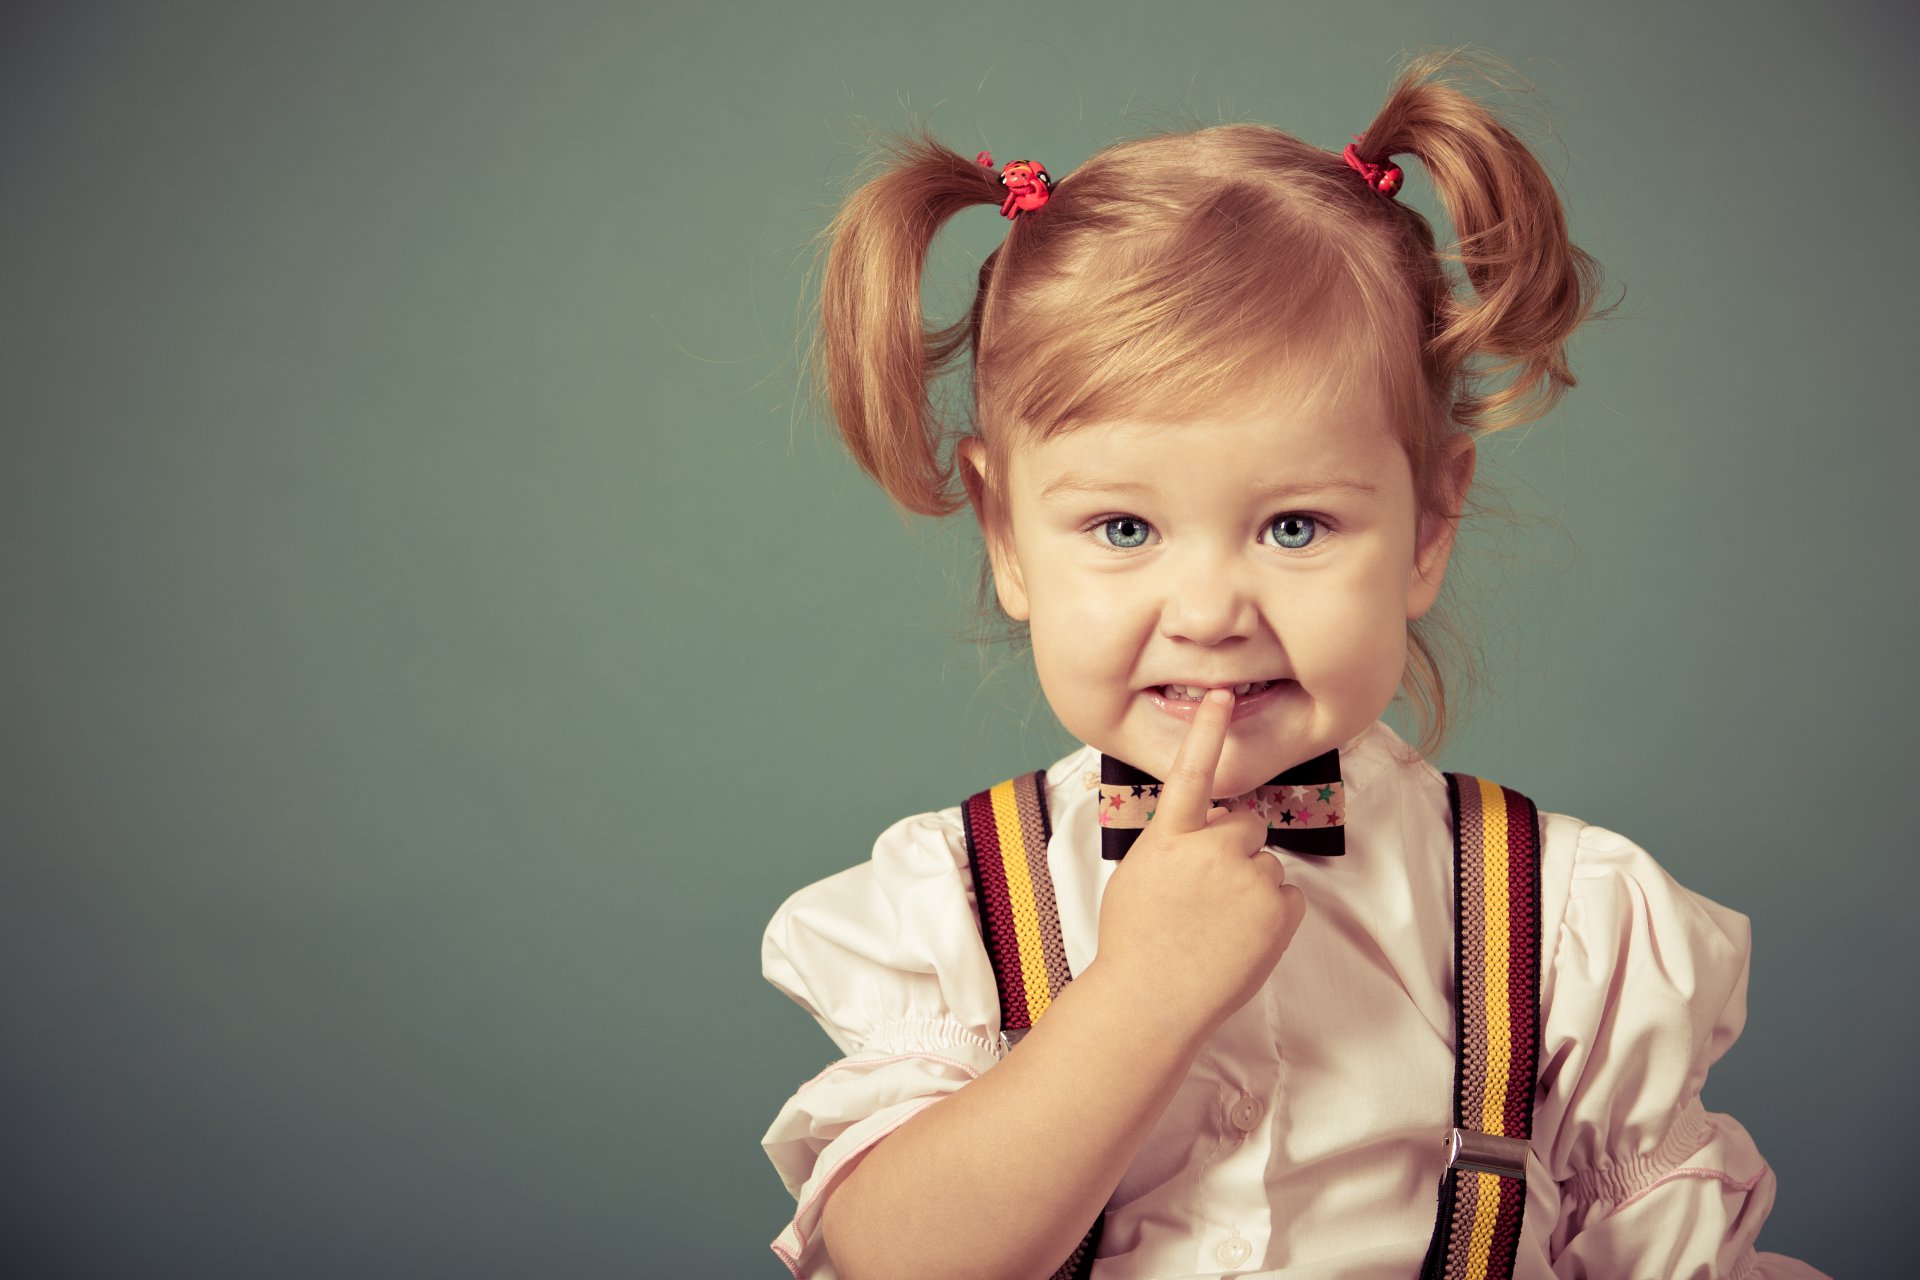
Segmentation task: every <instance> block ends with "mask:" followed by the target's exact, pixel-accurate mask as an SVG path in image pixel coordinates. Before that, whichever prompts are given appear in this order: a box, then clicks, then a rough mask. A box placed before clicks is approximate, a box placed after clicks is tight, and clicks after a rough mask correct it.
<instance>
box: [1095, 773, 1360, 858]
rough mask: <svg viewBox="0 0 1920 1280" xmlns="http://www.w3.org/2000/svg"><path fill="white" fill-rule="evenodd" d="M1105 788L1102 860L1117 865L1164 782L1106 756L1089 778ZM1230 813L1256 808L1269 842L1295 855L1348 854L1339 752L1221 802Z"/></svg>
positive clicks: (1102, 795) (1147, 817) (1148, 816)
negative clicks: (1261, 816)
mask: <svg viewBox="0 0 1920 1280" xmlns="http://www.w3.org/2000/svg"><path fill="white" fill-rule="evenodd" d="M1086 784H1087V786H1088V787H1099V788H1100V815H1099V816H1100V856H1101V857H1102V858H1105V859H1107V860H1108V861H1113V862H1117V861H1119V860H1120V859H1121V858H1124V857H1126V856H1127V850H1128V849H1130V848H1132V847H1133V842H1134V841H1135V840H1138V839H1139V838H1140V832H1141V830H1142V829H1143V828H1145V827H1146V825H1147V822H1148V821H1149V820H1150V819H1151V818H1152V817H1153V810H1154V806H1155V805H1157V804H1159V802H1160V779H1158V778H1156V777H1154V776H1153V775H1152V774H1149V773H1147V772H1145V771H1144V770H1141V769H1136V768H1134V767H1133V766H1132V765H1130V764H1128V763H1127V762H1126V761H1124V760H1120V759H1117V758H1116V757H1114V756H1110V755H1107V754H1106V753H1105V752H1102V753H1101V755H1100V772H1099V774H1098V775H1097V776H1096V775H1095V774H1094V773H1092V772H1091V771H1089V772H1088V773H1087V774H1086ZM1214 803H1215V804H1217V805H1219V806H1221V807H1222V808H1224V809H1231V810H1239V809H1255V810H1258V811H1260V812H1262V813H1263V814H1264V815H1265V816H1266V819H1267V843H1268V844H1271V845H1277V846H1279V847H1280V848H1282V849H1291V850H1292V851H1293V852H1295V853H1312V854H1318V855H1320V856H1322V857H1338V856H1340V855H1341V854H1344V853H1346V851H1347V839H1346V826H1345V825H1344V824H1345V822H1346V816H1347V796H1346V785H1345V783H1343V782H1342V781H1341V779H1340V751H1339V748H1337V747H1336V748H1334V749H1333V750H1330V751H1327V752H1324V753H1323V754H1321V755H1317V756H1315V757H1314V758H1313V759H1311V760H1306V761H1303V762H1301V763H1300V764H1297V765H1294V766H1293V767H1292V768H1291V769H1288V770H1286V771H1285V772H1284V773H1281V774H1280V775H1278V776H1277V777H1275V778H1273V779H1272V780H1271V781H1269V782H1266V783H1264V784H1262V785H1261V786H1257V787H1255V788H1254V789H1253V790H1251V791H1249V792H1247V793H1246V794H1245V795H1238V796H1233V797H1231V798H1229V799H1226V800H1216V801H1214Z"/></svg>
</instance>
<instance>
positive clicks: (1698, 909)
mask: <svg viewBox="0 0 1920 1280" xmlns="http://www.w3.org/2000/svg"><path fill="white" fill-rule="evenodd" d="M1575 865H1576V868H1577V873H1576V875H1575V877H1574V879H1573V882H1572V888H1571V897H1570V900H1569V904H1568V911H1567V916H1566V920H1565V923H1564V926H1563V927H1562V929H1561V932H1560V938H1559V944H1558V947H1557V949H1556V957H1555V973H1556V978H1555V981H1556V989H1555V992H1554V995H1553V999H1552V1003H1551V1005H1550V1006H1549V1008H1548V1011H1547V1019H1546V1040H1545V1043H1544V1044H1543V1049H1544V1051H1545V1056H1544V1060H1545V1061H1548V1062H1551V1063H1554V1064H1555V1066H1554V1067H1553V1069H1552V1070H1550V1071H1549V1072H1548V1074H1547V1076H1546V1077H1545V1079H1546V1082H1547V1084H1548V1086H1549V1088H1548V1092H1547V1094H1546V1097H1545V1098H1544V1099H1543V1104H1542V1107H1543V1109H1542V1111H1541V1112H1540V1113H1538V1114H1537V1116H1536V1120H1539V1119H1543V1118H1544V1119H1546V1120H1547V1121H1548V1124H1547V1127H1546V1128H1545V1129H1544V1130H1536V1132H1545V1133H1548V1134H1551V1135H1553V1137H1552V1141H1551V1145H1550V1146H1549V1147H1548V1148H1547V1149H1546V1150H1545V1151H1544V1152H1543V1154H1544V1157H1545V1160H1546V1163H1547V1166H1548V1169H1549V1171H1550V1172H1551V1173H1552V1174H1553V1176H1554V1178H1555V1180H1556V1181H1557V1182H1558V1183H1559V1187H1560V1216H1559V1221H1558V1222H1557V1224H1556V1225H1555V1229H1554V1232H1553V1239H1552V1242H1551V1249H1552V1266H1553V1272H1554V1274H1555V1275H1556V1276H1561V1277H1566V1278H1567V1280H1574V1278H1575V1277H1584V1276H1601V1275H1633V1276H1641V1275H1660V1276H1676V1277H1701V1278H1705V1277H1732V1278H1734V1280H1825V1277H1824V1276H1823V1273H1821V1272H1820V1271H1818V1270H1815V1269H1814V1268H1813V1267H1810V1266H1808V1265H1807V1264H1806V1263H1804V1262H1799V1261H1796V1260H1794V1259H1792V1258H1786V1257H1782V1256H1780V1255H1778V1254H1773V1253H1763V1252H1760V1251H1758V1250H1757V1248H1756V1237H1757V1236H1758V1234H1759V1232H1760V1228H1761V1225H1762V1224H1763V1223H1764V1222H1765V1221H1766V1219H1767V1215H1768V1214H1769V1212H1770V1211H1771V1210H1772V1208H1773V1202H1774V1193H1775V1189H1776V1180H1775V1177H1774V1174H1773V1171H1772V1169H1771V1168H1769V1167H1768V1165H1767V1162H1766V1161H1765V1160H1764V1159H1763V1158H1762V1157H1761V1155H1760V1152H1759V1150H1758V1149H1757V1148H1756V1146H1755V1144H1754V1141H1753V1138H1752V1136H1751V1135H1750V1134H1749V1133H1748V1132H1747V1130H1746V1129H1745V1127H1743V1126H1742V1125H1741V1124H1740V1122H1739V1121H1737V1120H1735V1119H1734V1118H1733V1117H1732V1116H1729V1115H1724V1114H1721V1113H1719V1112H1715V1111H1710V1110H1708V1109H1707V1108H1706V1107H1705V1105H1704V1104H1703V1102H1702V1099H1701V1090H1702V1088H1703V1086H1704V1085H1705V1083H1706V1078H1707V1074H1708V1069H1709V1068H1710V1067H1711V1066H1712V1065H1713V1063H1715V1062H1716V1061H1718V1060H1719V1059H1720V1058H1721V1057H1722V1056H1723V1055H1724V1054H1725V1053H1726V1052H1727V1050H1728V1049H1729V1048H1730V1047H1731V1046H1732V1045H1733V1043H1734V1041H1735V1040H1736V1039H1737V1038H1738V1037H1739V1035H1740V1032H1741V1030H1742V1029H1743V1028H1744V1026H1745V1025H1746V1018H1747V983H1748V978H1749V964H1748V961H1749V956H1750V954H1751V949H1752V928H1751V923H1750V922H1749V920H1748V919H1747V917H1746V916H1744V915H1742V914H1741V913H1739V912H1737V911H1734V910H1731V909H1729V908H1727V907H1725V906H1722V905H1721V904H1720V903H1717V902H1714V901H1713V900H1712V899H1709V898H1705V897H1702V896H1701V895H1699V894H1696V893H1693V892H1692V891H1690V890H1688V889H1686V888H1685V887H1684V886H1682V885H1680V884H1679V883H1678V882H1676V881H1675V880H1674V879H1673V878H1672V877H1671V876H1670V875H1668V874H1667V872H1666V871H1665V870H1664V869H1663V868H1662V867H1661V866H1660V865H1659V864H1658V863H1656V862H1655V861H1654V860H1653V858H1652V857H1651V856H1650V855H1649V854H1648V853H1647V852H1646V851H1645V850H1643V849H1641V848H1640V847H1639V846H1638V845H1636V844H1634V843H1633V842H1632V841H1630V840H1627V839H1626V838H1625V837H1623V836H1620V835H1618V834H1616V833H1614V832H1611V831H1607V830H1605V829H1603V828H1600V827H1595V826H1591V825H1588V826H1586V827H1585V828H1584V829H1583V830H1582V831H1581V832H1580V834H1579V840H1578V843H1577V846H1576V850H1575Z"/></svg>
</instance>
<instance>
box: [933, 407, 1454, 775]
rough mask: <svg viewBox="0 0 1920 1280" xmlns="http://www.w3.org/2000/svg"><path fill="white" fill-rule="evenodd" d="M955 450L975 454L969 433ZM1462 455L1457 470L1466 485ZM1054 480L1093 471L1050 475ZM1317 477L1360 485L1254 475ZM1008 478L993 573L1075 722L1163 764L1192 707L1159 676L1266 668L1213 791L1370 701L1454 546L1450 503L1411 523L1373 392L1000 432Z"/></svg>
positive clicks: (1402, 470) (1127, 753) (1355, 725)
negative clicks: (1189, 417) (1254, 409)
mask: <svg viewBox="0 0 1920 1280" xmlns="http://www.w3.org/2000/svg"><path fill="white" fill-rule="evenodd" d="M962 450H963V456H965V457H966V458H967V459H969V460H970V461H976V465H978V461H977V460H980V459H982V458H983V451H982V450H981V449H980V448H979V442H978V441H968V442H966V444H965V445H963V446H962ZM1472 461H1473V455H1472V452H1471V450H1468V451H1467V452H1466V453H1465V454H1464V456H1463V457H1462V458H1461V468H1460V469H1459V470H1457V471H1456V472H1455V474H1456V476H1458V477H1459V481H1458V482H1459V483H1460V484H1461V485H1462V486H1463V487H1464V484H1465V483H1466V481H1467V480H1468V479H1470V477H1471V474H1472ZM1067 477H1077V478H1079V479H1081V480H1084V481H1086V482H1088V484H1090V485H1091V486H1092V487H1091V488H1088V489H1085V490H1079V489H1062V488H1056V486H1057V485H1058V482H1060V481H1061V480H1063V479H1065V478H1067ZM1316 478H1318V479H1329V478H1331V479H1342V478H1344V479H1349V480H1352V481H1355V482H1357V483H1358V484H1360V485H1364V486H1370V487H1369V488H1365V489H1358V488H1355V489H1347V488H1340V487H1336V486H1332V485H1325V484H1320V483H1311V484H1303V487H1302V488H1301V489H1300V490H1299V491H1298V492H1295V493H1281V494H1278V495H1271V496H1270V495H1268V494H1265V493H1263V492H1262V490H1263V488H1265V487H1267V486H1280V485H1288V484H1294V483H1303V482H1309V481H1313V480H1315V479H1316ZM1007 482H1008V500H1009V511H1008V515H1009V518H1010V520H1011V525H1012V546H1011V547H999V546H996V547H995V554H994V555H993V567H994V581H995V586H996V588H997V590H998V593H999V597H1000V603H1001V605H1002V607H1003V608H1005V609H1006V611H1007V613H1008V614H1009V615H1010V616H1012V617H1014V618H1016V619H1024V620H1025V621H1027V622H1028V624H1029V629H1030V632H1031V636H1032V642H1033V654H1034V662H1035V665H1036V667H1037V668H1038V672H1039V677H1040V684H1041V688H1042V689H1043V690H1044V691H1045V693H1046V696H1047V701H1048V702H1049V703H1050V704H1052V707H1053V711H1054V714H1055V715H1057V716H1058V717H1059V718H1060V722H1061V724H1063V725H1064V726H1065V727H1066V728H1067V730H1068V731H1069V732H1071V733H1072V734H1073V735H1074V736H1075V737H1076V738H1078V739H1080V740H1081V741H1082V742H1085V743H1088V744H1090V745H1092V746H1094V747H1096V748H1098V749H1099V750H1101V751H1104V752H1106V753H1107V754H1109V755H1114V756H1118V757H1119V758H1121V759H1123V760H1126V761H1128V762H1129V763H1131V764H1134V765H1136V766H1138V767H1139V768H1142V769H1145V770H1146V771H1147V772H1148V773H1151V774H1153V775H1154V776H1155V777H1162V778H1164V777H1166V776H1167V773H1168V772H1169V770H1170V769H1171V767H1172V763H1173V758H1174V754H1175V752H1176V751H1177V750H1178V749H1179V746H1180V742H1181V740H1182V739H1183V738H1184V737H1185V735H1186V732H1187V727H1188V724H1189V723H1190V722H1191V716H1192V708H1193V705H1194V704H1193V703H1191V702H1186V703H1184V704H1183V703H1181V702H1179V701H1175V700H1171V699H1168V698H1167V697H1166V696H1165V694H1164V692H1163V690H1162V689H1161V688H1160V686H1163V685H1166V684H1168V683H1183V684H1195V685H1201V686H1210V685H1220V684H1240V683H1245V682H1249V681H1260V680H1279V681H1281V682H1282V683H1281V684H1279V685H1278V686H1277V687H1276V689H1275V691H1274V692H1273V693H1272V694H1269V695H1267V696H1266V697H1265V698H1263V699H1258V700H1249V705H1248V706H1247V707H1246V708H1244V711H1246V712H1248V713H1250V714H1244V715H1243V714H1242V711H1243V709H1242V708H1241V707H1238V706H1236V708H1235V718H1234V721H1233V723H1232V726H1231V729H1230V731H1229V734H1228V738H1227V742H1226V745H1225V747H1224V749H1223V751H1222V753H1221V757H1220V765H1219V769H1218V771H1217V773H1216V776H1215V782H1214V794H1215V796H1216V798H1221V797H1226V796H1232V795H1239V794H1241V793H1243V792H1246V791H1248V790H1251V789H1252V788H1254V787H1256V786H1259V785H1260V784H1261V783H1263V782H1265V781H1267V780H1268V779H1269V778H1271V777H1273V776H1274V775H1275V774H1277V773H1279V772H1280V771H1281V770H1283V769H1286V768H1289V767H1291V766H1292V765H1295V764H1298V763H1300V762H1301V761H1304V760H1308V759H1311V758H1312V757H1314V756H1316V755H1319V754H1321V753H1322V752H1325V751H1327V750H1329V749H1332V748H1334V747H1337V746H1339V745H1340V744H1342V743H1343V742H1345V741H1347V740H1348V739H1349V738H1351V737H1353V736H1354V735H1355V734H1357V733H1359V732H1360V731H1361V730H1363V729H1365V728H1366V727H1367V726H1368V725H1370V724H1372V723H1373V721H1374V720H1375V719H1377V718H1378V717H1379V716H1380V714H1381V713H1382V712H1384V711H1385V710H1386V708H1387V704H1388V703H1389V702H1391V701H1392V699H1393V696H1394V694H1395V692H1396V691H1397V690H1398V688H1399V684H1400V678H1401V674H1402V671H1403V668H1404V666H1405V662H1406V656H1407V635H1406V624H1407V622H1408V621H1409V620H1410V619H1414V618H1418V617H1420V616H1421V615H1422V614H1424V613H1425V612H1426V611H1427V609H1428V608H1429V607H1430V606H1431V605H1432V603H1433V600H1434V597H1435V595H1436V594H1437V593H1438V591H1439V587H1440V580H1441V576H1442V574H1443V573H1444V570H1445V565H1446V559H1447V554H1448V551H1449V550H1450V548H1451V544H1452V535H1453V528H1452V525H1451V523H1449V522H1445V521H1437V520H1436V521H1432V522H1430V527H1429V528H1427V529H1426V530H1422V531H1417V530H1416V528H1415V519H1414V497H1413V475H1412V470H1411V468H1410V467H1409V465H1408V462H1407V458H1406V455H1405V454H1404V453H1403V452H1402V450H1401V447H1400V445H1399V444H1398V443H1397V442H1396V441H1395V440H1394V439H1393V438H1392V437H1391V435H1390V433H1389V431H1388V429H1387V427H1386V426H1385V424H1384V423H1383V422H1382V421H1381V420H1380V418H1379V411H1378V409H1377V408H1376V407H1374V406H1372V405H1354V404H1351V403H1349V404H1347V405H1339V404H1327V403H1322V404H1319V405H1315V406H1312V407H1310V408H1302V407H1300V406H1299V405H1297V404H1292V403H1286V402H1274V403H1270V404H1269V405H1267V406H1265V407H1263V408H1262V409H1261V410H1260V411H1259V412H1258V413H1254V414H1251V415H1247V416H1240V417H1232V418H1217V419H1216V418H1208V419H1196V420H1193V421H1185V422H1178V423H1128V422H1120V423H1103V424H1099V425H1095V426H1089V427H1083V428H1080V429H1077V430H1072V431H1068V432H1066V433H1065V434H1063V435H1060V436H1056V437H1055V438H1054V439H1052V440H1049V441H1045V442H1042V443H1038V444H1021V445H1018V446H1016V447H1015V449H1014V452H1013V456H1012V459H1011V463H1010V466H1009V472H1008V476H1007ZM1126 485H1135V486H1138V488H1137V489H1135V490H1132V491H1127V490H1124V489H1123V488H1122V486H1126ZM1417 532H1420V533H1424V535H1425V537H1424V539H1417V538H1416V533H1417ZM993 541H994V540H993V539H989V542H990V543H992V542H993ZM1116 548H1121V549H1116ZM1256 701H1257V704H1258V705H1255V702H1256Z"/></svg>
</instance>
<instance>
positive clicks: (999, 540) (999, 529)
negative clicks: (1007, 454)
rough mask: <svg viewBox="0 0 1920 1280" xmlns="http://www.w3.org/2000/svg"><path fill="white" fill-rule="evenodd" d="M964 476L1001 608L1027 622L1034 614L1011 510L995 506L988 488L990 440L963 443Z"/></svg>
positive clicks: (962, 477)
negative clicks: (988, 444)
mask: <svg viewBox="0 0 1920 1280" xmlns="http://www.w3.org/2000/svg"><path fill="white" fill-rule="evenodd" d="M958 453H959V457H960V479H961V482H962V483H964V484H965V485H966V487H967V501H968V502H970V503H972V504H973V517H974V519H975V520H977V521H978V522H979V524H980V536H981V539H982V541H984V542H985V543H986V544H987V560H988V563H990V564H991V565H992V566H993V587H994V591H995V593H996V594H998V595H999V597H1000V608H1001V609H1002V610H1003V611H1004V612H1005V613H1006V615H1007V616H1008V617H1009V618H1012V619H1013V620H1014V621H1015V622H1025V621H1026V620H1027V619H1028V618H1029V617H1030V616H1031V614H1032V611H1031V610H1030V609H1029V608H1028V607H1027V584H1026V580H1025V579H1024V578H1023V577H1022V576H1021V574H1020V557H1019V555H1018V554H1017V553H1016V552H1015V550H1014V546H1013V532H1012V528H1013V520H1012V514H1011V513H1010V512H1004V511H998V510H995V509H994V504H993V502H992V500H991V498H990V496H989V494H988V489H987V468H988V465H989V464H988V461H987V442H986V441H984V440H982V439H981V438H980V437H979V436H968V437H967V438H966V439H964V440H962V441H961V442H960V444H959V448H958Z"/></svg>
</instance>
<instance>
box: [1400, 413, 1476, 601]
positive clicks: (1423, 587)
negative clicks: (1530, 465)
mask: <svg viewBox="0 0 1920 1280" xmlns="http://www.w3.org/2000/svg"><path fill="white" fill-rule="evenodd" d="M1457 440H1458V443H1457V444H1456V445H1455V446H1454V449H1453V452H1452V454H1451V455H1450V456H1449V457H1448V458H1447V460H1446V462H1445V463H1444V464H1443V465H1444V466H1445V468H1446V470H1447V489H1448V493H1449V500H1450V502H1451V503H1452V509H1453V510H1454V511H1456V512H1457V511H1459V510H1460V508H1461V505H1462V504H1463V503H1465V502H1466V500H1467V490H1468V489H1469V488H1471V487H1472V485H1473V468H1474V465H1475V464H1476V463H1477V462H1478V461H1479V453H1478V451H1477V450H1476V449H1475V447H1474V443H1473V437H1472V436H1470V435H1466V434H1464V433H1463V434H1462V435H1460V436H1459V437H1457ZM1459 530H1460V517H1459V516H1458V515H1455V516H1451V517H1449V516H1440V515H1431V514H1429V515H1426V516H1424V517H1422V519H1421V521H1420V530H1419V536H1418V538H1417V539H1416V542H1415V546H1414V550H1413V572H1412V573H1411V574H1410V575H1409V576H1408V578H1407V621H1409V622H1412V621H1413V620H1414V619H1416V618H1420V617H1424V616H1425V615H1426V612H1427V610H1429V609H1431V608H1433V602H1434V601H1435V600H1437V599H1439V597H1440V583H1441V581H1442V580H1443V579H1445V577H1446V574H1447V560H1448V558H1449V557H1450V556H1451V555H1452V554H1453V540H1454V536H1455V535H1456V534H1457V533H1458V532H1459Z"/></svg>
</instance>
